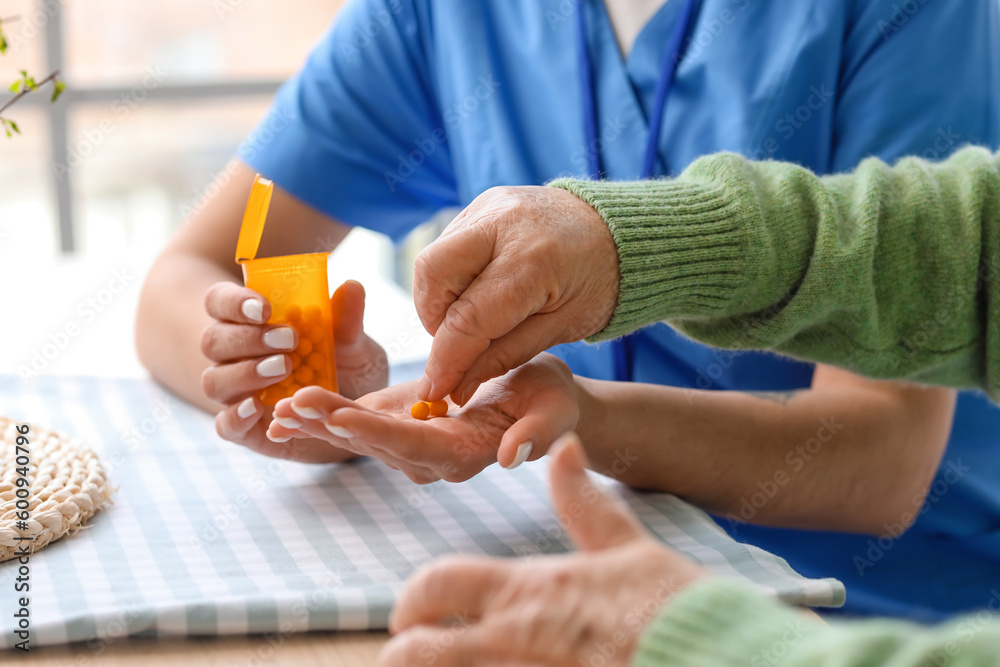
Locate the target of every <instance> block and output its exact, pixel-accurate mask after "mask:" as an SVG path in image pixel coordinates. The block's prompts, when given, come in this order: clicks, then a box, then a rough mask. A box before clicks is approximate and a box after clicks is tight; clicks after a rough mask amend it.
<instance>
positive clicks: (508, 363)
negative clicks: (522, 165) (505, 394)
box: [413, 187, 618, 405]
mask: <svg viewBox="0 0 1000 667" xmlns="http://www.w3.org/2000/svg"><path fill="white" fill-rule="evenodd" d="M413 298H414V302H415V303H416V307H417V313H418V314H419V315H420V320H421V322H423V325H424V328H426V329H427V331H428V332H429V333H430V334H431V335H433V336H434V343H433V345H432V347H431V353H430V358H429V360H428V362H427V370H426V371H425V373H426V374H425V376H424V379H423V380H422V381H421V384H420V386H419V388H418V391H417V393H418V395H419V396H420V398H422V399H425V400H438V399H440V398H443V397H444V396H446V395H449V394H450V395H451V397H452V398H453V399H454V400H455V402H456V403H458V404H459V405H464V404H465V403H466V402H467V401H468V400H469V398H471V397H472V395H473V394H474V393H475V391H476V389H477V388H478V387H479V385H480V384H481V383H482V382H485V381H486V380H489V379H491V378H495V377H500V376H501V375H503V374H504V373H506V372H507V371H509V370H511V369H513V368H517V367H518V366H520V365H521V364H523V363H525V362H526V361H528V360H529V359H531V358H532V357H534V356H535V355H536V354H538V353H539V352H542V351H543V350H546V349H548V348H550V347H552V346H553V345H557V344H559V343H569V342H574V341H578V340H582V339H583V338H586V337H587V336H589V335H591V334H594V333H597V332H598V331H600V330H601V329H603V328H604V327H605V326H606V325H607V323H608V322H609V321H610V319H611V315H612V313H613V312H614V308H615V303H616V301H617V298H618V251H617V249H616V247H615V244H614V241H613V240H612V238H611V233H610V232H609V231H608V228H607V225H606V224H605V223H604V220H603V219H602V218H601V216H600V215H598V214H597V211H595V210H594V209H593V208H591V206H590V205H589V204H587V203H586V202H584V201H583V200H581V199H579V198H578V197H577V196H576V195H574V194H572V193H570V192H567V191H565V190H560V189H558V188H545V187H503V188H493V189H491V190H488V191H486V192H485V193H484V194H482V195H481V196H480V197H478V198H477V199H476V200H475V201H473V202H472V204H470V205H469V207H468V208H466V209H465V210H464V211H463V212H462V213H461V214H460V215H459V216H458V217H457V218H456V219H455V220H454V221H453V222H452V223H451V224H450V225H449V226H448V228H447V229H445V231H444V233H443V234H442V235H441V237H440V238H439V239H438V240H437V241H435V242H434V243H432V244H431V245H430V246H428V247H427V248H426V249H425V250H424V251H423V252H421V253H420V255H418V256H417V259H416V264H415V268H414V279H413Z"/></svg>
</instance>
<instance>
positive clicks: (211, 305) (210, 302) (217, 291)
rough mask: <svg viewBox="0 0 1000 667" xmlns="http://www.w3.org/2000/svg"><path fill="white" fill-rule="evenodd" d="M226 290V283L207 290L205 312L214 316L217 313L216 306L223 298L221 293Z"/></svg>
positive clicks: (217, 284)
mask: <svg viewBox="0 0 1000 667" xmlns="http://www.w3.org/2000/svg"><path fill="white" fill-rule="evenodd" d="M223 288H225V283H215V284H214V285H212V286H211V287H209V288H208V289H207V290H205V310H206V311H207V312H208V313H209V314H210V315H213V316H214V313H215V311H216V308H215V304H216V303H217V301H218V300H219V298H220V297H221V292H222V290H223Z"/></svg>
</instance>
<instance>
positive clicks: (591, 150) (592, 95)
mask: <svg viewBox="0 0 1000 667" xmlns="http://www.w3.org/2000/svg"><path fill="white" fill-rule="evenodd" d="M674 1H675V2H676V1H677V0H674ZM697 2H698V0H684V6H683V7H682V8H681V14H680V17H679V19H678V21H677V23H676V24H675V25H674V30H673V32H672V33H671V35H670V43H669V44H668V46H667V50H666V51H665V52H664V54H663V63H662V65H661V68H660V79H659V81H658V82H657V84H656V91H655V95H654V97H653V109H652V112H651V114H650V118H649V138H648V140H647V142H646V153H645V155H644V156H643V163H642V175H641V177H642V179H643V180H645V179H650V178H653V177H654V176H655V175H656V162H657V158H658V157H659V152H660V151H659V147H660V133H661V132H662V128H663V112H664V110H665V109H666V107H667V98H668V97H669V96H670V89H671V88H672V87H673V85H674V78H675V77H676V75H677V68H678V66H679V65H680V62H681V58H682V57H683V48H684V38H685V37H686V36H687V34H688V32H690V30H691V22H692V21H693V20H694V7H695V5H696V4H697ZM576 15H577V21H576V23H577V49H578V52H579V58H580V63H579V73H580V90H581V91H582V94H583V100H582V101H583V105H582V106H583V129H584V133H585V134H586V137H587V151H586V154H587V167H588V169H589V171H590V177H591V178H592V179H594V180H597V181H599V180H601V179H602V178H603V174H604V168H603V164H602V155H601V142H600V136H599V135H598V130H597V109H598V102H597V95H596V83H595V78H594V60H593V56H592V55H591V53H590V46H589V44H588V40H587V21H586V16H584V4H583V3H581V4H580V6H579V7H577V12H576ZM630 339H631V336H625V337H624V338H621V339H620V340H616V341H614V342H612V346H613V347H612V355H613V362H614V378H615V380H617V381H619V382H627V381H630V380H631V379H632V359H633V350H632V341H631V340H630Z"/></svg>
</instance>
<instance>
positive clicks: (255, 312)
mask: <svg viewBox="0 0 1000 667" xmlns="http://www.w3.org/2000/svg"><path fill="white" fill-rule="evenodd" d="M240 310H241V311H243V314H244V315H245V316H246V318H247V319H248V320H250V321H251V322H263V321H264V302H263V301H261V300H260V299H246V300H245V301H243V303H242V304H240Z"/></svg>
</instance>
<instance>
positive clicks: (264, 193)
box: [236, 174, 274, 264]
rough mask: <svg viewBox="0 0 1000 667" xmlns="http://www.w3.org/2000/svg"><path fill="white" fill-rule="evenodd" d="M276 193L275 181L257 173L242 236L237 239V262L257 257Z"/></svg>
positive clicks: (245, 215)
mask: <svg viewBox="0 0 1000 667" xmlns="http://www.w3.org/2000/svg"><path fill="white" fill-rule="evenodd" d="M272 194H274V183H272V182H271V181H269V180H268V179H266V178H262V177H261V175H260V174H257V176H256V178H254V180H253V187H252V188H250V198H249V199H248V200H247V208H246V211H244V212H243V224H242V225H241V226H240V237H239V240H237V241H236V263H237V264H242V263H243V262H246V261H248V260H251V259H254V258H256V257H257V249H258V248H260V238H261V236H263V235H264V222H265V221H266V220H267V209H268V208H269V207H270V206H271V195H272Z"/></svg>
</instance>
